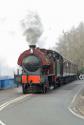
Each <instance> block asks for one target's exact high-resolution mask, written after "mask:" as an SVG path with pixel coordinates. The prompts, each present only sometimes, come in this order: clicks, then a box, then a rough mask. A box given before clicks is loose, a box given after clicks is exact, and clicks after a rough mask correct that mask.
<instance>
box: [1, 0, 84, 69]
mask: <svg viewBox="0 0 84 125" xmlns="http://www.w3.org/2000/svg"><path fill="white" fill-rule="evenodd" d="M28 11H36V12H37V13H38V14H39V16H40V18H41V20H42V24H43V27H44V33H43V35H42V37H41V38H40V42H39V46H40V45H41V46H42V45H43V47H45V48H50V47H53V46H54V44H55V42H58V37H59V35H61V33H62V31H63V30H64V31H67V30H69V29H70V28H71V27H72V26H73V25H74V26H77V25H78V24H79V23H80V22H81V21H84V1H83V0H3V1H2V0H0V57H1V58H4V59H5V62H6V64H7V65H8V66H10V67H15V66H16V64H17V58H18V56H19V54H20V53H21V52H22V51H24V50H25V49H27V48H28V44H27V42H26V39H25V37H23V36H22V29H21V27H20V20H21V19H23V18H25V16H26V15H27V13H28Z"/></svg>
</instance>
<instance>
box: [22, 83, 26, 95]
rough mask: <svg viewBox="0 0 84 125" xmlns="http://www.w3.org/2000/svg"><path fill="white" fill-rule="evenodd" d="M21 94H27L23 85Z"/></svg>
mask: <svg viewBox="0 0 84 125" xmlns="http://www.w3.org/2000/svg"><path fill="white" fill-rule="evenodd" d="M22 90H23V94H27V90H26V88H25V86H24V85H22Z"/></svg>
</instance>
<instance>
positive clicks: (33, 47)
mask: <svg viewBox="0 0 84 125" xmlns="http://www.w3.org/2000/svg"><path fill="white" fill-rule="evenodd" d="M29 47H30V53H33V49H35V48H36V45H29Z"/></svg>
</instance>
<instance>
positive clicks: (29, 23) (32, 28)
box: [21, 12, 43, 45]
mask: <svg viewBox="0 0 84 125" xmlns="http://www.w3.org/2000/svg"><path fill="white" fill-rule="evenodd" d="M21 25H22V27H23V35H25V36H26V40H27V42H28V43H29V44H31V45H35V44H36V43H37V42H38V39H39V37H40V36H41V35H42V33H43V27H42V23H41V19H40V17H39V16H38V14H37V13H35V12H29V14H28V15H27V16H26V18H25V19H23V20H22V21H21Z"/></svg>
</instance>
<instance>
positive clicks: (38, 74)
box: [15, 45, 77, 93]
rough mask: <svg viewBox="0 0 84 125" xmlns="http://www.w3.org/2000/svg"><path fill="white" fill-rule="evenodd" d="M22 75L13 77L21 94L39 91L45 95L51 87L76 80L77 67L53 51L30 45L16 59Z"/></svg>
mask: <svg viewBox="0 0 84 125" xmlns="http://www.w3.org/2000/svg"><path fill="white" fill-rule="evenodd" d="M18 65H19V66H21V67H22V73H21V74H17V75H15V79H17V80H16V81H17V82H19V83H21V85H22V90H23V93H28V92H34V91H36V92H37V91H40V92H42V93H46V92H47V90H48V89H49V88H50V87H51V86H53V88H56V86H60V85H62V84H64V83H67V82H70V81H73V80H75V79H76V74H77V65H76V64H73V63H72V62H71V61H69V60H66V59H65V58H63V57H62V56H61V55H60V54H59V53H57V52H55V51H53V50H47V49H42V48H37V47H36V46H35V45H30V49H29V50H26V51H24V52H23V53H22V54H21V55H20V56H19V58H18Z"/></svg>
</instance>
